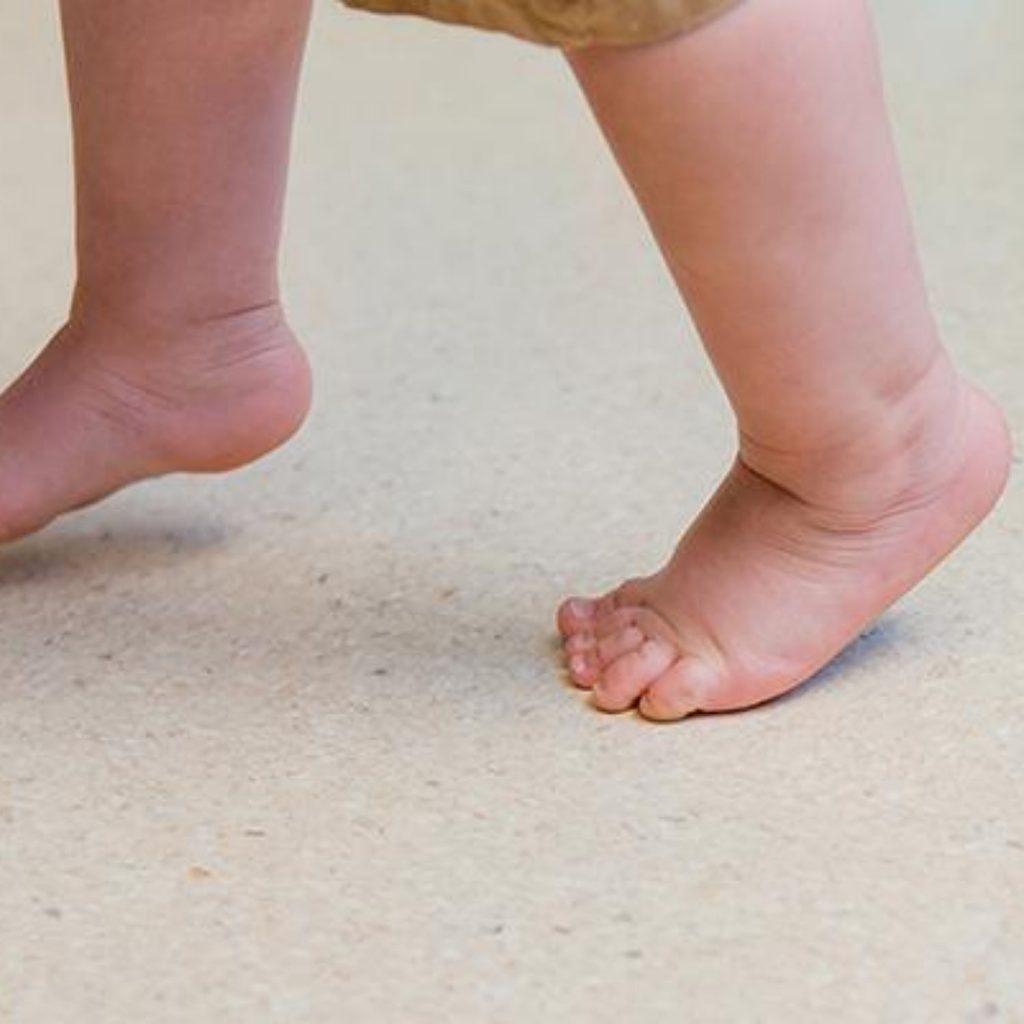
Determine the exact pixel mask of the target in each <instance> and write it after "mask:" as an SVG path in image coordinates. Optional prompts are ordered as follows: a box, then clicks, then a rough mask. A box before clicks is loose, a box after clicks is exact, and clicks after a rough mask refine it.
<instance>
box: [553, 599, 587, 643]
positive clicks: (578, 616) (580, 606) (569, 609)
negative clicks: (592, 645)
mask: <svg viewBox="0 0 1024 1024" xmlns="http://www.w3.org/2000/svg"><path fill="white" fill-rule="evenodd" d="M596 610H597V601H595V600H594V599H593V598H589V597H570V598H569V599H568V600H566V601H563V602H562V604H561V605H560V606H559V609H558V631H559V632H560V633H561V634H562V636H572V635H573V633H578V632H580V631H581V630H584V629H589V628H590V627H591V626H592V625H593V622H594V616H595V612H596Z"/></svg>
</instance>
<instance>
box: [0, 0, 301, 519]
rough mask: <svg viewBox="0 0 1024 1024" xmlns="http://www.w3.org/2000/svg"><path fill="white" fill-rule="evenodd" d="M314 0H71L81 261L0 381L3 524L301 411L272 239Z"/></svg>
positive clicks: (294, 350) (237, 451)
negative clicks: (13, 373)
mask: <svg viewBox="0 0 1024 1024" xmlns="http://www.w3.org/2000/svg"><path fill="white" fill-rule="evenodd" d="M309 5H310V0H218V2H217V3H214V4H210V3H205V2H202V0H176V2H173V3H169V2H167V0H63V2H62V5H61V8H62V22H63V28H64V36H65V44H66V55H67V68H68V80H69V86H70V94H71V111H72V119H73V125H74V141H75V147H74V149H75V180H76V203H77V256H78V278H77V284H76V288H75V293H74V297H73V301H72V305H71V312H70V316H69V318H68V321H67V323H66V324H65V325H64V326H63V327H62V328H61V330H60V331H58V333H57V335H56V336H55V337H54V338H53V340H52V341H51V342H50V343H49V345H48V346H47V347H46V348H45V349H44V350H43V352H42V353H41V354H40V355H39V356H38V357H37V359H36V360H35V361H34V362H33V363H32V365H31V366H30V367H29V368H28V369H27V370H26V371H25V373H24V374H23V375H22V376H21V377H20V378H19V380H17V381H16V382H15V383H14V384H13V385H12V386H11V387H10V388H9V389H8V391H7V392H6V393H5V394H4V395H3V397H2V398H0V538H2V539H11V538H13V537H17V536H21V535H23V534H26V533H29V532H31V531H33V530H36V529H38V528H40V527H41V526H43V525H45V524H46V523H47V522H49V521H50V520H51V519H53V518H54V517H55V516H57V515H59V514H60V513H62V512H64V511H67V510H68V509H70V508H73V507H76V506H79V505H82V504H86V503H88V502H91V501H94V500H96V499H98V498H100V497H102V496H103V495H105V494H108V493H110V492H111V491H113V490H116V489H117V488H119V487H121V486H123V485H125V484H127V483H130V482H131V481H133V480H137V479H140V478H142V477H146V476H153V475H158V474H162V473H168V472H173V471H176V470H186V471H198V472H208V471H216V470H223V469H229V468H232V467H234V466H238V465H241V464H242V463H245V462H248V461H250V460H251V459H254V458H256V457H257V456H258V455H260V454H262V453H263V452H265V451H267V450H269V449H270V448H273V447H275V446H276V445H278V444H280V443H281V442H282V441H284V440H285V439H286V438H287V437H289V436H290V435H291V434H292V433H293V432H294V431H295V430H296V429H297V428H298V426H299V424H300V423H301V422H302V420H303V418H304V416H305V414H306V411H307V408H308V404H309V395H310V383H309V368H308V365H307V363H306V359H305V356H304V354H303V352H302V350H301V349H300V348H299V346H298V345H297V344H296V342H295V339H294V338H293V337H292V335H291V333H290V332H289V330H288V327H287V325H286V323H285V320H284V317H283V315H282V312H281V308H280V305H279V301H278V286H277V248H278V240H279V234H280V225H281V207H282V198H283V194H284V186H285V176H286V170H287V161H288V148H289V144H290V131H291V122H292V111H293V107H294V101H295V92H296V84H297V79H298V74H299V67H300V62H301V56H302V51H303V47H304V43H305V37H306V31H307V26H308V20H309Z"/></svg>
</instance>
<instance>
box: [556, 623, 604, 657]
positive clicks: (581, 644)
mask: <svg viewBox="0 0 1024 1024" xmlns="http://www.w3.org/2000/svg"><path fill="white" fill-rule="evenodd" d="M562 646H563V647H564V648H565V653H566V654H567V655H569V657H572V655H574V654H583V653H584V652H585V651H590V650H593V649H594V648H595V647H596V646H597V638H596V637H595V636H594V634H593V633H591V632H590V630H587V629H584V630H581V631H580V632H579V633H573V634H571V635H570V636H568V637H566V639H565V643H564V644H562Z"/></svg>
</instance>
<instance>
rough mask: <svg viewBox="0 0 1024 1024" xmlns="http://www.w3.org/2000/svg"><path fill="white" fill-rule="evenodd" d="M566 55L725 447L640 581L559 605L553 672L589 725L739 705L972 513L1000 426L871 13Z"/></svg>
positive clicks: (819, 656) (942, 545)
mask: <svg viewBox="0 0 1024 1024" xmlns="http://www.w3.org/2000/svg"><path fill="white" fill-rule="evenodd" d="M565 56H566V59H567V60H568V62H569V64H570V66H571V68H572V71H573V72H574V74H575V76H576V78H577V80H578V82H579V84H580V86H581V87H582V89H583V92H584V94H585V96H586V99H587V101H588V102H589V105H590V107H591V109H592V111H593V113H594V115H595V117H596V119H597V121H598V123H599V126H600V129H601V131H602V132H603V134H604V136H605V138H606V139H607V141H608V143H609V145H610V146H611V149H612V151H613V153H614V155H615V157H616V159H617V161H618V163H619V165H620V167H621V169H622V172H623V174H624V176H625V178H626V180H627V181H628V184H629V186H630V187H631V189H632V191H633V192H634V194H635V195H636V197H637V199H638V201H639V203H640V205H641V208H642V210H643V212H644V214H645V216H646V218H647V221H648V224H649V225H650V228H651V231H652V234H653V236H654V238H655V239H656V241H657V243H658V245H659V247H660V249H661V252H662V253H663V255H664V258H665V260H666V263H667V265H668V267H669V269H670V271H671V273H672V275H673V278H674V280H675V281H676V283H677V285H678V288H679V292H680V294H681V296H682V297H683V299H684V301H685V303H686V305H687V307H688V309H689V311H690V314H691V316H692V318H693V321H694V323H695V324H696V326H697V328H698V331H699V333H700V335H701V338H702V340H703V342H704V345H705V347H706V350H707V352H708V355H709V357H710V359H711V361H712V363H713V365H714V367H715V369H716V371H717V374H718V377H719V379H720V381H721V383H722V385H723V387H724V389H725V392H726V394H727V396H728V398H729V401H730V403H731V405H732V407H733V410H734V412H735V414H736V420H737V432H738V450H737V456H736V460H735V462H734V464H733V466H732V467H731V468H730V469H729V471H728V473H727V474H726V477H725V479H724V480H723V482H722V484H721V486H720V487H719V489H718V490H717V491H716V493H715V494H714V495H713V496H712V498H711V499H710V501H709V502H708V504H707V505H706V507H705V508H704V510H703V511H702V512H701V514H700V516H699V517H698V518H697V520H696V521H695V522H694V523H693V524H692V525H691V526H690V528H689V529H688V530H687V531H686V532H685V533H684V534H683V537H682V539H681V540H680V542H679V544H678V546H677V548H676V550H675V552H674V554H673V555H672V557H671V558H670V559H669V561H668V563H667V564H666V565H665V567H664V568H663V569H662V570H661V571H660V572H659V573H656V574H655V575H654V576H652V577H649V578H646V579H634V580H630V581H628V582H627V583H626V584H624V585H623V586H622V587H620V588H617V589H616V590H615V591H613V592H612V593H610V594H607V595H605V596H604V597H603V598H601V599H589V598H575V599H571V600H569V601H566V602H565V603H564V604H563V605H562V607H561V608H560V609H559V614H558V622H559V627H560V630H561V632H562V634H563V636H564V638H565V646H566V652H567V657H568V663H569V670H570V674H571V676H572V678H573V680H574V681H575V682H576V683H577V684H578V685H580V686H583V687H586V688H590V689H592V690H593V692H594V699H595V702H596V703H597V706H598V707H600V708H602V709H604V710H608V711H620V710H624V709H626V708H629V707H632V706H634V705H635V704H637V703H638V702H639V707H640V710H641V711H642V712H643V713H644V714H646V715H647V716H648V717H651V718H656V719H674V718H680V717H683V716H685V715H686V714H689V713H691V712H693V711H695V710H708V711H715V710H731V709H737V708H744V707H749V706H752V705H754V704H758V703H760V702H762V701H765V700H767V699H770V698H771V697H774V696H777V695H778V694H780V693H783V692H785V691H787V690H789V689H791V688H792V687H794V686H796V685H797V684H798V683H800V682H802V681H803V680H805V679H807V678H808V677H809V676H810V675H812V674H813V673H814V672H815V671H817V670H818V669H819V668H821V667H822V666H823V665H824V664H826V663H827V662H828V661H830V660H831V659H832V657H834V656H835V655H836V654H837V653H838V652H839V651H840V650H841V649H842V648H843V647H844V646H845V645H846V644H847V643H849V641H850V640H852V639H853V638H854V637H855V636H856V635H857V634H858V632H859V631H860V630H862V629H863V628H865V627H866V626H867V625H868V624H869V623H870V622H871V621H872V620H873V619H874V618H876V617H877V616H878V615H880V614H881V613H882V612H883V611H884V610H885V608H886V607H888V606H889V605H890V604H891V603H892V602H893V601H895V600H896V599H897V598H898V597H900V596H901V595H902V594H904V593H905V592H906V591H907V590H909V589H910V588H911V587H912V586H914V585H915V584H916V583H917V582H918V581H919V580H921V579H922V578H923V577H924V576H925V575H926V574H927V573H928V572H929V571H930V570H931V569H932V568H933V567H934V566H935V565H936V564H937V563H938V562H939V561H940V560H942V559H943V558H944V557H945V556H946V555H947V554H948V553H949V552H950V551H951V550H952V549H953V548H954V547H955V546H956V545H957V544H958V543H959V542H960V541H961V540H962V539H963V538H964V537H965V536H966V535H967V534H968V533H969V532H970V531H971V530H972V529H973V528H974V527H975V526H976V525H977V524H978V523H979V522H980V521H981V519H982V518H983V517H984V516H985V515H986V514H987V512H988V511H989V510H990V509H991V508H992V506H993V505H994V503H995V502H996V500H997V498H998V495H999V494H1000V493H1001V491H1002V489H1003V486H1004V484H1005V479H1006V474H1007V468H1008V464H1009V459H1010V453H1009V440H1008V435H1007V431H1006V427H1005V423H1004V421H1003V417H1002V415H1001V413H1000V411H999V410H998V409H997V408H996V407H995V406H994V405H993V404H992V402H991V401H990V400H989V399H988V398H987V397H986V396H985V395H984V394H982V393H981V392H980V391H978V390H977V389H976V388H974V387H973V386H971V385H970V384H969V383H967V382H966V381H965V380H963V378H962V377H961V376H960V375H959V374H958V373H957V371H956V369H955V368H954V366H953V365H952V362H951V360H950V357H949V355H948V353H947V351H946V350H945V349H944V347H943V346H942V344H941V341H940V339H939V337H938V334H937V331H936V328H935V322H934V318H933V316H932V313H931V310H930V308H929V303H928V298H927V295H926V291H925V286H924V283H923V276H922V272H921V268H920V265H919V261H918V256H917V252H916V246H915V240H914V235H913V231H912V226H911V219H910V216H909V213H908V208H907V202H906V199H905V196H904V191H903V186H902V182H901V177H900V171H899V166H898V162H897V158H896V154H895V150H894V145H893V141H892V138H891V133H890V128H889V122H888V117H887V113H886V108H885V101H884V95H883V88H882V82H881V77H880V73H879V66H878V59H877V52H876V43H875V39H874V34H873V27H872V24H871V20H870V15H869V11H868V8H867V5H866V2H865V0H834V2H830V3H828V4H822V3H820V2H819V0H749V2H747V3H745V4H741V5H740V6H739V7H737V8H736V9H734V10H733V11H732V12H730V13H729V14H726V15H725V16H723V17H722V18H721V19H720V20H718V21H716V22H714V23H712V24H711V25H709V26H707V27H705V28H703V29H701V30H699V31H697V32H696V33H693V34H692V35H683V36H677V37H674V38H672V39H669V40H667V41H665V42H661V43H658V44H655V45H651V46H645V47H629V48H614V47H594V48H590V49H584V50H569V51H566V54H565ZM627 630H628V631H629V632H628V633H627V632H626V631H627Z"/></svg>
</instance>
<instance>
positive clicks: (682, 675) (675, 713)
mask: <svg viewBox="0 0 1024 1024" xmlns="http://www.w3.org/2000/svg"><path fill="white" fill-rule="evenodd" d="M716 681H717V680H716V673H715V670H714V669H713V668H712V667H711V666H710V665H708V664H706V663H705V662H703V661H701V660H700V659H699V658H696V657H693V656H691V655H687V656H685V657H682V658H680V659H679V660H678V661H676V662H675V663H674V664H673V665H671V666H670V667H669V668H668V669H667V670H666V671H665V672H663V673H661V674H660V675H659V676H658V677H657V678H656V679H654V680H653V681H652V682H651V684H650V685H649V686H648V688H647V692H646V693H645V694H644V695H643V696H642V697H641V698H640V713H641V714H642V715H643V716H644V717H645V718H650V719H652V720H654V721H656V722H674V721H677V720H678V719H680V718H686V716H687V715H692V714H693V713H694V712H695V711H700V710H702V709H704V708H707V707H709V704H710V703H711V702H712V696H711V694H712V693H713V690H714V688H715V686H716Z"/></svg>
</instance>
